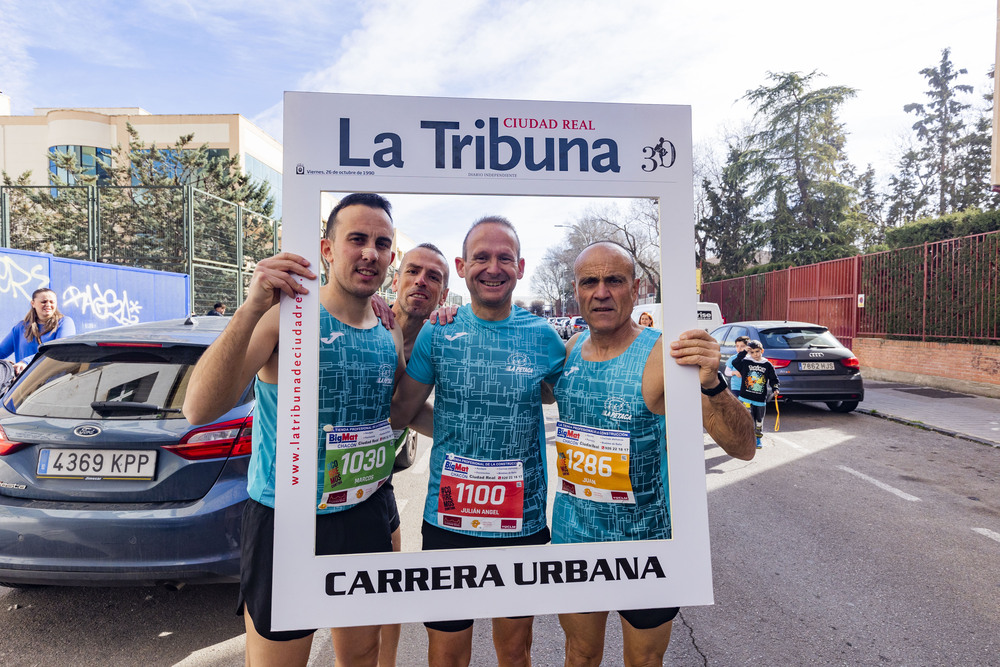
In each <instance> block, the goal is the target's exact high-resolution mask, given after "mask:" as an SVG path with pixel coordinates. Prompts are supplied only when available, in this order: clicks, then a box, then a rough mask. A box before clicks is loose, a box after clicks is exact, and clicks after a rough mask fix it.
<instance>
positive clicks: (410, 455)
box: [395, 428, 417, 470]
mask: <svg viewBox="0 0 1000 667" xmlns="http://www.w3.org/2000/svg"><path fill="white" fill-rule="evenodd" d="M416 459H417V432H416V431H414V430H413V429H412V428H410V429H406V442H404V443H403V446H402V447H400V448H399V453H398V454H396V463H395V466H396V468H397V469H400V470H402V469H403V468H409V467H410V466H411V465H413V462H414V461H415V460H416Z"/></svg>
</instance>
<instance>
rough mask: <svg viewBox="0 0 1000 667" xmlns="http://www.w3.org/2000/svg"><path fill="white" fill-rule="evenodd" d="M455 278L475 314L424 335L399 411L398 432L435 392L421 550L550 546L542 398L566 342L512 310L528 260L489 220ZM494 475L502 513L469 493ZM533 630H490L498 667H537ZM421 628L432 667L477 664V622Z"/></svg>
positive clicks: (511, 625) (466, 309) (512, 623)
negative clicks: (473, 482)
mask: <svg viewBox="0 0 1000 667" xmlns="http://www.w3.org/2000/svg"><path fill="white" fill-rule="evenodd" d="M455 266H456V268H457V270H458V275H459V276H461V277H462V278H464V279H465V284H466V286H467V287H468V289H469V293H470V295H471V303H470V304H468V305H466V306H462V307H461V308H459V309H458V312H457V313H456V314H455V318H454V321H453V322H451V323H449V324H445V325H432V324H428V325H427V326H425V327H424V328H423V329H422V330H421V332H420V334H419V335H418V336H417V341H416V344H415V345H414V347H413V354H412V355H411V357H410V364H409V366H408V370H407V372H406V374H405V375H404V376H403V378H402V379H401V380H400V384H399V386H398V387H397V390H396V393H395V394H394V396H393V404H392V417H393V421H394V423H396V424H397V426H398V425H400V424H404V423H407V422H408V421H409V420H410V417H411V415H413V414H415V412H416V410H417V409H418V408H419V407H420V405H421V404H422V403H423V402H424V401H425V400H426V399H427V396H429V395H430V392H431V390H432V389H433V390H434V445H433V447H432V449H431V459H430V472H431V477H430V483H429V485H428V492H427V500H426V502H425V505H424V523H423V529H422V531H421V532H422V534H423V547H424V549H457V548H470V547H485V546H490V547H501V546H517V545H537V544H545V543H547V542H548V541H549V529H548V527H547V523H546V518H545V513H546V512H545V506H546V468H545V432H544V429H543V428H542V424H543V421H542V388H543V385H545V384H546V383H551V382H554V381H555V379H556V378H557V377H558V376H559V372H560V371H561V370H562V361H563V357H564V355H565V352H564V347H563V342H562V339H560V338H559V336H558V334H556V332H555V331H553V330H552V327H550V326H549V325H548V323H547V322H546V321H545V320H544V319H542V318H540V317H536V316H534V315H532V314H531V313H529V312H528V311H526V310H524V309H522V308H519V307H516V306H513V305H512V295H513V292H514V286H515V285H516V284H517V281H518V280H519V279H520V278H521V277H523V275H524V259H523V258H522V257H521V244H520V241H519V240H518V237H517V232H516V230H515V229H514V226H513V225H512V224H511V223H510V221H508V220H507V219H505V218H501V217H496V216H491V217H486V218H482V219H480V220H478V221H477V222H476V223H474V224H473V225H472V227H471V228H470V229H469V232H468V234H466V237H465V241H464V242H463V244H462V256H461V257H460V258H458V259H456V260H455ZM487 470H489V471H492V475H491V478H493V479H497V476H498V475H499V476H501V477H502V478H503V479H504V480H505V481H504V482H503V483H498V484H495V485H494V486H493V488H494V489H499V491H498V495H497V496H496V497H502V498H503V500H502V502H501V503H500V504H499V505H490V506H489V508H485V507H482V506H481V505H477V503H476V499H475V498H469V497H468V494H463V493H462V487H463V486H466V485H467V482H466V481H467V480H470V479H480V478H484V477H485V475H486V471H487ZM491 497H493V496H492V494H491ZM483 510H486V511H483ZM532 622H533V617H531V616H528V617H521V618H496V619H493V645H494V647H495V649H496V654H497V664H499V665H500V666H501V667H507V666H514V665H530V664H531V627H532ZM424 625H425V626H426V627H427V634H428V648H427V654H428V663H429V664H430V665H434V666H435V667H439V666H443V665H448V666H450V665H463V666H464V665H468V664H469V663H470V661H471V659H472V626H473V623H472V620H471V619H469V620H460V621H437V622H429V623H425V624H424Z"/></svg>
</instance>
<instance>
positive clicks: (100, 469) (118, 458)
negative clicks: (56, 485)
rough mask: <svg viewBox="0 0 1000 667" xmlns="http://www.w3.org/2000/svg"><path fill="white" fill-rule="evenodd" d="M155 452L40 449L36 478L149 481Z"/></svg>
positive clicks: (151, 475) (153, 465) (154, 461)
mask: <svg viewBox="0 0 1000 667" xmlns="http://www.w3.org/2000/svg"><path fill="white" fill-rule="evenodd" d="M155 473H156V452H155V451H142V450H128V449H43V450H42V453H41V455H40V456H39V457H38V471H37V473H36V474H37V475H38V476H39V477H56V478H60V479H93V480H99V479H153V475H154V474H155Z"/></svg>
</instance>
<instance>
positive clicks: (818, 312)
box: [702, 232, 1000, 346]
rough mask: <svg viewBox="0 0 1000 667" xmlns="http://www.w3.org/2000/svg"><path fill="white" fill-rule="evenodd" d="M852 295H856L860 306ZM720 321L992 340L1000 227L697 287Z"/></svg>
mask: <svg viewBox="0 0 1000 667" xmlns="http://www.w3.org/2000/svg"><path fill="white" fill-rule="evenodd" d="M859 295H863V305H861V306H860V307H859V304H861V299H859ZM702 299H703V300H705V301H714V302H716V303H718V304H719V308H720V309H721V310H722V315H723V316H724V317H725V318H726V320H727V321H738V320H771V319H774V320H798V321H803V322H815V323H817V324H822V325H824V326H826V327H828V328H829V329H830V331H832V332H833V334H834V335H835V336H837V338H839V339H840V340H841V341H843V343H844V344H845V345H847V346H850V345H851V344H852V342H853V339H854V338H855V337H856V336H873V337H890V336H891V337H902V338H915V339H919V340H927V339H935V340H954V341H958V342H970V343H971V342H977V343H983V342H989V343H997V342H1000V232H990V233H988V234H977V235H975V236H966V237H962V238H958V239H948V240H946V241H938V242H935V243H925V244H924V245H922V246H914V247H912V248H901V249H898V250H889V251H886V252H880V253H873V254H870V255H859V256H857V257H847V258H844V259H837V260H832V261H829V262H821V263H819V264H810V265H808V266H797V267H792V268H790V269H783V270H781V271H771V272H770V273H763V274H759V275H755V276H745V277H742V278H733V279H730V280H722V281H718V282H712V283H706V284H705V285H704V286H703V287H702Z"/></svg>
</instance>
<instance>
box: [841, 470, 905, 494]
mask: <svg viewBox="0 0 1000 667" xmlns="http://www.w3.org/2000/svg"><path fill="white" fill-rule="evenodd" d="M837 467H838V468H840V469H841V470H843V471H845V472H849V473H851V474H852V475H854V476H855V477H858V478H859V479H863V480H865V481H866V482H871V483H872V484H874V485H875V486H877V487H878V488H880V489H882V490H883V491H888V492H889V493H894V494H896V495H897V496H899V497H900V498H902V499H903V500H909V501H910V502H914V501H919V500H920V498H917V497H916V496H911V495H910V494H908V493H906V492H905V491H900V490H899V489H897V488H896V487H894V486H889V485H888V484H886V483H885V482H880V481H878V480H877V479H875V478H874V477H869V476H868V475H866V474H864V473H863V472H858V471H857V470H853V469H851V468H848V467H847V466H837Z"/></svg>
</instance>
